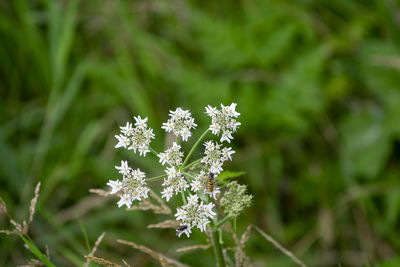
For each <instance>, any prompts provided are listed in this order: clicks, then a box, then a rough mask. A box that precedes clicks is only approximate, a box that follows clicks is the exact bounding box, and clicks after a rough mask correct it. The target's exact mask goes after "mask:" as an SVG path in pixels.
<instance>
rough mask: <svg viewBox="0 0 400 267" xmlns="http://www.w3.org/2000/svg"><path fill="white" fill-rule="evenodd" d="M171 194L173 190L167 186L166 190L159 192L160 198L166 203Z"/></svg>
mask: <svg viewBox="0 0 400 267" xmlns="http://www.w3.org/2000/svg"><path fill="white" fill-rule="evenodd" d="M173 194H174V189H173V188H172V187H171V186H169V187H167V188H164V190H163V191H162V192H161V197H162V198H165V199H166V200H167V202H168V201H169V200H170V199H171V197H172V195H173Z"/></svg>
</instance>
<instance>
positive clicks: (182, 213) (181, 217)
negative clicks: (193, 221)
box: [175, 208, 187, 221]
mask: <svg viewBox="0 0 400 267" xmlns="http://www.w3.org/2000/svg"><path fill="white" fill-rule="evenodd" d="M186 214H187V212H186V211H185V210H183V209H180V208H178V209H177V212H176V214H175V217H176V219H177V220H182V221H185V220H186V218H187V217H186Z"/></svg>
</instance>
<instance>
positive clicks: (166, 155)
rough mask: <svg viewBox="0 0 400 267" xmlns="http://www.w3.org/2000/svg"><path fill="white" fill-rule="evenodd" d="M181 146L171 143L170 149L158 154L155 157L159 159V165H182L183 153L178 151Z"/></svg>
mask: <svg viewBox="0 0 400 267" xmlns="http://www.w3.org/2000/svg"><path fill="white" fill-rule="evenodd" d="M180 149H181V146H180V145H178V144H177V143H176V142H173V143H172V147H170V148H168V149H167V150H166V151H165V152H161V153H159V154H158V155H157V156H158V157H159V158H160V163H161V164H162V165H164V164H165V163H167V164H169V165H171V166H172V165H174V166H178V165H181V164H182V158H183V152H182V151H180Z"/></svg>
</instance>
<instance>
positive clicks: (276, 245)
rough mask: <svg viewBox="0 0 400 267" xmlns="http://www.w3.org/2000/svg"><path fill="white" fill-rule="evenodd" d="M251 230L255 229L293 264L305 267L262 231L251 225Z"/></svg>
mask: <svg viewBox="0 0 400 267" xmlns="http://www.w3.org/2000/svg"><path fill="white" fill-rule="evenodd" d="M253 228H254V229H256V230H257V231H258V232H259V233H260V234H261V235H262V236H263V237H264V238H265V239H267V240H268V241H269V242H270V243H272V245H274V246H275V247H276V248H277V249H279V250H280V251H281V252H282V253H284V254H286V256H288V257H289V258H291V259H292V260H293V261H294V262H295V263H297V264H298V265H300V266H302V267H307V265H305V264H304V263H303V262H302V261H301V260H299V259H298V258H297V257H296V256H295V255H294V254H293V253H292V252H290V251H289V250H287V249H286V248H284V247H283V246H282V245H281V244H279V243H278V241H276V240H275V239H273V238H272V237H271V236H270V235H268V234H267V233H265V232H264V231H263V230H261V229H260V228H258V227H257V226H255V225H253Z"/></svg>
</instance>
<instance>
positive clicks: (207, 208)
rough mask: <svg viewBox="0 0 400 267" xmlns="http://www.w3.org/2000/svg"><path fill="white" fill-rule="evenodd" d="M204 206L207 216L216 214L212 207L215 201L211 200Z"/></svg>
mask: <svg viewBox="0 0 400 267" xmlns="http://www.w3.org/2000/svg"><path fill="white" fill-rule="evenodd" d="M203 208H204V212H205V215H206V216H207V217H211V218H212V217H214V216H215V215H216V213H215V212H214V211H213V210H212V208H214V203H212V202H210V203H208V204H207V205H203Z"/></svg>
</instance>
